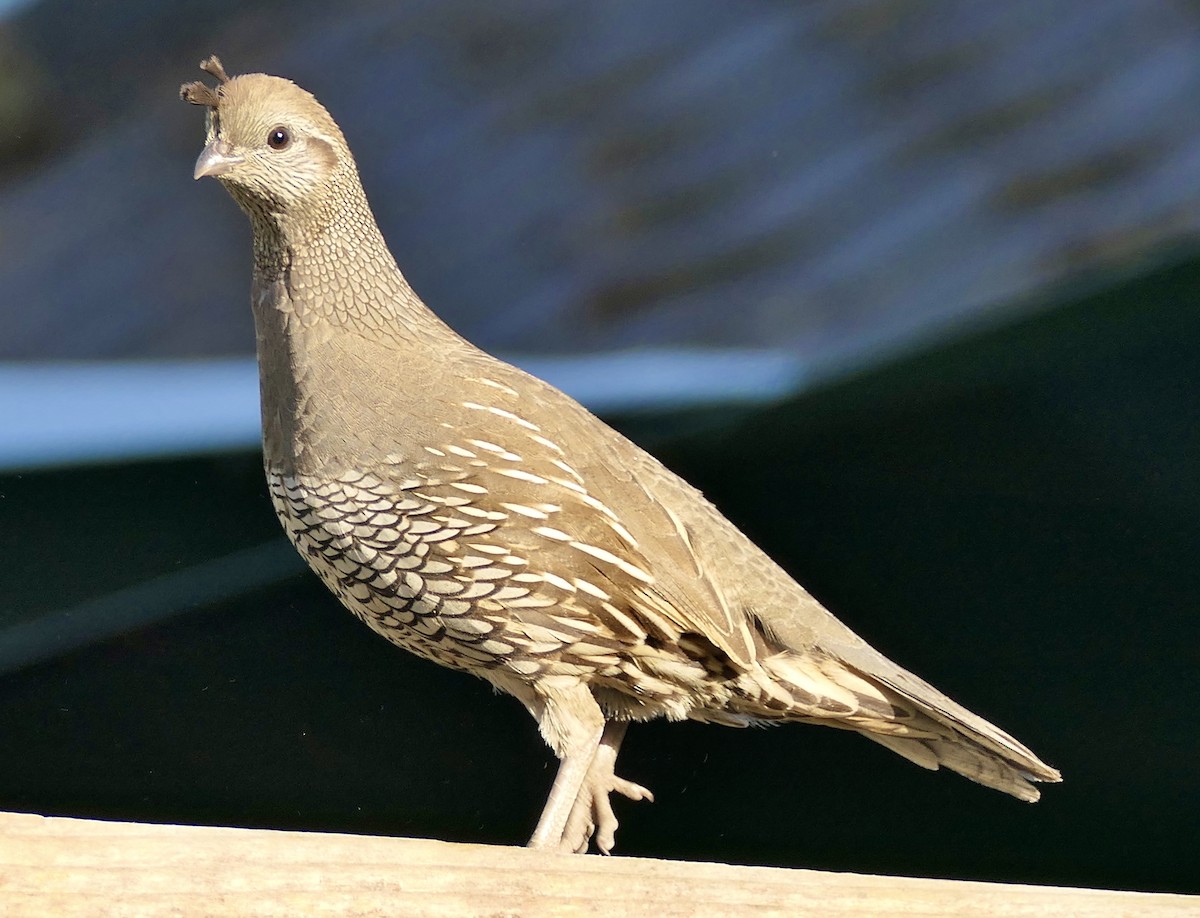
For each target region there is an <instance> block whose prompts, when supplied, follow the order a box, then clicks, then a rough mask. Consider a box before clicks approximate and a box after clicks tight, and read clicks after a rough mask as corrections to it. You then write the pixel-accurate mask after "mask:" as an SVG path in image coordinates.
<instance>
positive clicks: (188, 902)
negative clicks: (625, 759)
mask: <svg viewBox="0 0 1200 918" xmlns="http://www.w3.org/2000/svg"><path fill="white" fill-rule="evenodd" d="M0 914H3V915H4V916H6V918H26V916H28V918H45V916H58V918H75V916H89V918H93V916H114V918H116V916H119V918H145V916H165V915H172V916H189V918H190V916H231V918H232V916H236V918H244V916H253V918H268V916H269V918H275V916H278V918H295V916H299V915H304V916H309V915H317V916H319V915H338V916H371V915H380V916H384V915H386V916H439V918H446V916H449V918H456V916H492V918H496V916H518V915H519V916H537V915H556V916H559V915H565V916H585V915H597V916H601V915H602V916H609V918H620V916H627V915H653V916H655V918H674V916H685V915H696V916H700V915H705V916H707V915H754V916H755V918H763V916H768V915H787V916H799V918H803V916H823V918H828V916H833V918H840V916H850V915H897V916H905V915H921V916H936V918H942V916H945V918H950V916H962V915H971V916H984V918H986V916H999V915H1006V916H1007V915H1011V916H1030V918H1032V916H1039V915H1051V916H1054V918H1062V916H1064V915H1070V916H1073V918H1079V916H1096V918H1109V916H1117V915H1138V916H1150V918H1158V916H1179V918H1182V916H1185V915H1186V916H1190V918H1196V916H1198V915H1200V897H1191V896H1177V895H1165V894H1149V893H1130V892H1107V891H1101V890H1089V889H1061V888H1055V887H1035V886H1016V885H1006V884H999V883H974V882H962V881H952V880H926V879H908V878H901V877H880V876H863V875H858V874H850V873H822V872H818V871H813V870H785V869H778V868H767V867H735V866H730V865H726V864H703V863H685V862H679V861H659V860H648V859H643V858H623V857H614V858H603V857H595V856H589V857H578V856H574V855H565V854H549V853H545V852H535V851H528V850H526V849H524V848H503V847H487V846H483V845H463V844H448V843H445V842H438V841H430V840H427V839H415V838H377V837H369V836H354V835H335V834H325V833H314V832H276V831H265V830H258V829H232V828H212V827H203V826H171V825H147V824H137V823H119V822H100V821H96V820H84V819H65V818H46V817H42V816H36V815H28V814H17V813H0Z"/></svg>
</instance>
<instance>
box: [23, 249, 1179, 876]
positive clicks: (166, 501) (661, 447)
mask: <svg viewBox="0 0 1200 918" xmlns="http://www.w3.org/2000/svg"><path fill="white" fill-rule="evenodd" d="M1198 273H1200V268H1198V264H1197V262H1196V261H1194V260H1188V259H1181V260H1180V261H1178V262H1177V263H1175V264H1174V265H1171V266H1168V267H1166V268H1163V269H1160V270H1157V271H1152V272H1149V273H1147V274H1145V275H1144V276H1141V277H1136V278H1132V279H1128V280H1125V281H1123V282H1121V283H1116V284H1113V285H1111V286H1110V287H1108V288H1106V289H1105V290H1103V291H1102V292H1099V293H1095V294H1093V295H1090V296H1086V297H1083V298H1081V299H1076V300H1075V301H1073V302H1069V303H1067V304H1066V305H1060V306H1057V307H1053V308H1046V309H1042V310H1040V311H1037V312H1036V313H1035V314H1034V315H1033V316H1032V317H1031V318H1030V319H1028V320H1026V321H1023V322H1020V323H1018V324H1017V325H1013V326H1009V327H1007V328H1003V329H999V330H991V331H982V332H977V333H974V334H969V335H962V336H959V337H958V338H957V339H956V340H954V341H953V342H952V343H950V344H947V345H944V346H942V347H940V348H938V349H937V350H935V351H932V352H927V353H924V354H922V355H919V356H915V357H912V358H910V359H906V360H901V361H898V362H895V363H893V364H891V365H890V366H888V367H887V368H885V369H881V370H878V371H875V372H872V373H870V374H867V375H863V376H860V377H858V378H856V379H853V380H850V381H847V382H842V383H839V384H836V385H829V386H826V387H823V388H821V389H820V390H819V391H812V392H810V393H808V394H805V395H803V396H801V397H799V398H796V399H795V400H793V401H791V402H788V403H785V404H782V405H778V406H774V407H772V408H769V409H762V410H760V411H757V412H753V413H750V414H746V413H744V412H741V413H739V412H726V413H712V414H702V415H691V416H688V417H672V418H664V417H638V418H621V419H616V420H617V422H618V423H619V424H620V426H622V427H623V428H624V429H626V430H628V431H629V432H630V433H631V434H633V435H634V436H635V437H638V438H639V439H642V440H643V442H646V443H648V444H650V445H652V446H653V448H654V449H655V451H656V452H657V453H659V454H660V455H661V456H662V457H663V458H664V459H665V460H666V461H667V462H668V463H669V464H670V465H672V466H673V467H675V468H676V469H677V470H679V471H680V472H682V473H683V474H684V475H685V476H686V477H688V478H689V479H691V480H692V481H693V482H694V483H696V484H697V485H699V486H700V487H702V488H703V489H704V490H705V491H706V492H707V493H708V494H709V495H710V496H711V497H712V498H713V499H714V500H715V501H716V502H717V503H718V504H719V505H721V506H722V507H723V508H724V509H725V510H726V512H727V513H728V514H729V515H730V516H731V517H732V518H733V519H734V520H735V521H736V522H738V523H739V524H740V525H742V526H743V527H744V528H745V530H746V531H747V532H748V533H749V534H751V535H752V536H753V537H754V538H756V539H757V540H759V541H760V542H761V544H763V545H764V546H765V547H766V548H767V549H768V550H769V551H770V552H771V553H772V554H773V555H775V556H776V557H777V558H778V559H779V560H780V561H781V562H782V563H783V564H784V565H785V566H786V567H787V568H788V569H789V570H791V571H792V572H793V573H795V574H796V575H797V576H798V578H799V579H801V580H802V581H803V582H804V583H806V584H807V585H808V586H809V587H810V588H811V589H812V590H813V592H814V593H816V595H817V596H818V597H820V598H821V599H822V600H823V601H824V602H826V603H827V604H828V605H829V606H830V607H831V608H832V609H834V610H835V611H836V612H837V613H838V614H839V615H840V616H841V617H842V618H843V619H844V620H846V621H847V622H848V623H849V624H851V625H852V626H853V627H854V628H855V629H856V630H858V631H860V633H862V634H863V635H864V636H866V637H867V638H868V639H869V640H871V641H872V642H873V643H874V644H875V645H876V646H878V647H879V648H880V649H881V650H883V651H884V652H886V653H887V654H889V655H890V656H892V657H894V658H895V659H897V660H898V661H900V662H901V663H903V664H905V665H907V666H909V667H911V668H912V669H913V670H914V671H916V672H917V673H919V674H920V675H922V676H924V677H925V678H927V679H929V680H930V681H932V682H934V683H935V684H937V685H939V686H940V687H942V688H943V689H945V690H946V691H948V692H949V693H950V694H952V695H953V696H954V697H955V698H957V699H958V700H960V701H961V702H963V703H964V704H966V705H968V706H969V707H971V708H972V709H974V710H976V711H978V712H979V713H981V714H983V715H984V716H986V717H988V718H991V719H993V720H994V721H995V722H997V723H998V724H1000V725H1001V726H1002V727H1004V728H1005V729H1007V730H1009V731H1011V732H1012V733H1013V734H1014V735H1016V736H1017V737H1019V738H1020V739H1022V740H1023V741H1025V742H1027V743H1028V744H1029V745H1030V746H1031V747H1032V748H1034V749H1035V750H1036V751H1037V752H1038V753H1039V754H1040V755H1042V756H1043V757H1044V758H1045V759H1046V760H1047V761H1048V762H1050V763H1052V764H1054V765H1056V766H1058V767H1059V768H1061V769H1062V771H1063V773H1064V775H1065V782H1064V783H1063V784H1062V785H1061V786H1052V787H1048V788H1046V792H1045V797H1044V799H1043V801H1042V802H1041V803H1040V804H1038V805H1036V806H1026V805H1024V804H1021V803H1018V802H1016V801H1013V800H1011V799H1009V798H1007V797H1004V796H1002V795H1000V794H996V793H994V792H990V791H987V790H984V789H981V788H979V787H976V786H974V785H972V784H970V783H968V782H967V781H964V780H962V779H960V778H958V777H956V776H953V775H948V774H937V775H933V774H929V773H926V772H923V771H921V770H920V769H917V768H915V767H913V766H912V765H910V764H908V763H907V762H904V761H903V760H901V759H899V758H898V757H896V756H893V755H891V754H890V753H888V752H886V751H885V750H883V749H881V748H879V747H876V746H875V745H873V744H871V743H868V742H865V741H864V740H862V739H860V738H858V737H855V736H852V735H849V734H842V733H839V732H836V731H833V730H819V729H813V728H809V727H790V728H779V729H771V730H754V731H733V730H727V729H722V728H717V727H707V726H699V725H693V724H675V725H672V724H652V725H646V726H638V727H635V728H634V729H633V730H632V731H631V733H630V737H629V740H628V742H627V745H626V748H625V751H624V753H623V756H622V766H623V767H622V772H623V773H624V774H626V775H627V776H628V777H630V778H632V779H634V780H636V781H638V782H641V783H644V784H645V785H647V786H648V787H650V788H651V789H652V790H653V791H654V792H655V794H656V795H657V802H656V803H654V804H653V805H648V804H630V803H627V802H624V801H621V802H618V804H617V806H618V808H619V809H618V814H619V816H620V817H621V818H622V822H623V827H622V831H621V833H620V835H619V837H618V850H619V851H620V853H623V854H627V855H653V856H663V857H682V858H696V859H714V860H726V861H733V862H741V863H761V864H781V865H795V866H809V867H819V868H832V869H839V870H854V871H861V872H881V873H893V872H894V873H902V874H920V875H928V876H948V877H972V878H984V879H1005V880H1018V881H1029V882H1045V883H1059V884H1070V885H1086V886H1102V887H1124V888H1135V889H1157V890H1176V891H1188V892H1200V868H1197V863H1198V857H1197V851H1200V843H1198V842H1200V832H1198V830H1197V815H1198V814H1200V780H1198V778H1197V774H1198V771H1200V734H1198V731H1197V726H1198V724H1197V713H1196V712H1197V710H1200V678H1198V665H1197V664H1198V662H1200V642H1198V641H1197V637H1198V635H1200V628H1198V627H1197V624H1196V614H1195V613H1196V608H1197V600H1198V599H1200V565H1198V564H1197V559H1196V546H1197V544H1198V537H1200V522H1198V519H1197V510H1198V509H1200V486H1198V484H1197V482H1198V481H1200V433H1198V431H1200V407H1198V399H1197V375H1198V370H1200V313H1198V312H1197V310H1196V308H1195V299H1196V294H1195V292H1194V291H1195V290H1196V289H1197V280H1198V277H1197V275H1198ZM0 513H2V514H3V523H2V525H0V540H3V541H2V543H0V549H2V551H3V557H4V559H5V564H4V565H3V567H2V569H0V596H3V597H5V601H4V606H5V607H4V609H3V610H2V612H0V615H2V616H3V623H4V624H7V625H13V624H15V623H18V622H22V621H31V620H35V619H37V618H38V617H39V616H44V615H46V614H49V613H53V612H54V611H56V610H61V609H64V608H68V607H71V606H73V605H75V604H77V603H79V602H83V601H85V600H88V599H89V598H92V597H96V596H100V595H103V594H106V593H109V592H111V591H113V590H116V589H118V588H121V587H126V586H129V585H131V584H135V583H138V582H140V581H145V580H147V579H148V578H149V577H150V576H151V575H156V574H160V573H163V572H170V571H182V570H185V569H187V568H188V567H189V566H192V565H195V564H198V563H200V562H201V561H203V560H205V559H210V558H214V557H217V556H219V555H224V554H228V553H230V552H233V551H234V550H236V549H238V548H241V547H245V546H250V545H254V544H256V543H260V542H264V541H267V540H271V539H281V536H279V533H278V527H277V524H276V523H275V520H274V518H273V515H272V512H271V510H270V507H269V504H268V502H267V500H266V498H265V495H264V489H263V486H262V483H261V480H260V470H259V460H258V458H257V456H254V455H249V454H243V455H234V456H226V457H217V458H203V459H190V460H180V461H169V462H157V463H152V464H139V465H128V466H124V467H108V468H90V469H78V470H65V471H56V472H45V473H38V474H26V475H20V476H9V477H7V478H5V479H2V480H0ZM209 586H210V587H211V586H213V585H212V584H210V585H209ZM216 586H217V587H218V588H219V587H220V584H217V585H216ZM163 604H164V608H165V607H170V606H175V607H179V608H187V607H188V606H189V604H190V603H189V599H188V597H187V596H167V597H164V598H163ZM63 627H67V626H66V625H64V626H63ZM0 742H2V744H3V746H2V749H3V755H2V756H0V807H2V808H4V809H9V810H26V811H35V812H41V813H59V814H71V815H85V816H100V817H107V818H120V819H141V820H157V821H170V822H200V823H221V824H236V825H251V826H278V827H289V828H295V827H300V828H312V829H336V830H343V831H351V832H370V833H388V834H396V835H419V836H433V837H438V838H443V839H453V840H462V841H475V842H491V843H502V844H515V843H520V842H522V841H523V840H524V839H525V837H526V835H527V833H528V832H529V831H530V829H531V827H532V826H533V823H534V821H535V819H536V815H537V813H538V811H539V809H540V807H541V804H542V802H543V799H544V795H545V792H546V790H547V788H548V786H549V783H550V780H551V778H552V776H553V763H552V759H551V756H550V754H549V752H548V751H547V750H546V749H545V748H544V746H543V745H542V743H541V740H540V739H539V738H538V736H537V733H536V730H535V729H534V725H533V723H532V722H531V721H530V720H529V718H528V716H527V715H526V714H525V713H524V711H523V710H522V709H521V708H520V707H519V705H517V703H516V702H514V701H512V700H511V699H508V698H504V697H497V696H494V695H493V694H492V693H491V691H490V689H489V688H488V687H487V686H485V685H484V684H483V683H482V682H479V681H477V680H473V679H471V678H469V677H467V676H464V675H461V674H458V673H453V672H450V671H447V670H442V669H440V668H438V667H436V666H433V665H432V664H429V663H425V662H422V661H419V660H417V659H415V658H413V657H410V656H408V655H406V654H403V653H401V652H399V651H397V650H395V649H394V648H392V647H391V646H389V645H388V644H386V643H385V642H384V641H382V640H380V639H378V638H377V637H375V636H374V635H372V634H371V633H370V632H369V631H368V630H367V629H365V628H363V627H362V626H361V625H360V624H359V623H357V622H356V621H355V620H354V619H353V618H352V617H351V616H349V615H348V614H346V613H345V612H343V611H342V610H341V609H340V608H339V607H338V606H337V604H336V603H335V601H334V600H333V599H332V598H330V597H329V596H328V595H327V594H326V593H325V592H324V590H323V588H322V587H321V586H320V585H319V583H318V582H317V581H316V579H315V577H313V576H311V575H308V574H307V573H304V572H302V571H300V570H299V568H298V567H297V573H296V574H295V575H294V576H291V577H285V578H283V579H281V580H279V582H277V583H276V584H275V585H274V586H268V587H263V588H259V589H255V590H252V591H249V592H237V591H234V595H230V596H228V598H227V599H224V600H222V601H218V602H209V603H207V604H202V605H201V607H199V608H196V609H194V610H193V611H191V612H190V613H189V614H187V615H184V616H178V617H176V618H173V619H171V620H168V621H165V622H163V623H162V624H159V625H157V626H154V627H149V628H145V629H141V630H137V631H134V632H132V633H128V634H125V635H123V636H120V637H117V638H113V639H109V640H105V641H103V642H100V643H95V644H93V645H91V646H88V647H86V648H84V649H82V650H80V651H77V652H73V653H70V654H67V655H65V656H61V657H60V658H57V659H53V660H49V661H46V662H43V663H40V664H38V665H35V666H30V667H24V668H21V669H19V670H16V671H12V672H8V673H6V674H4V675H0Z"/></svg>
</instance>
